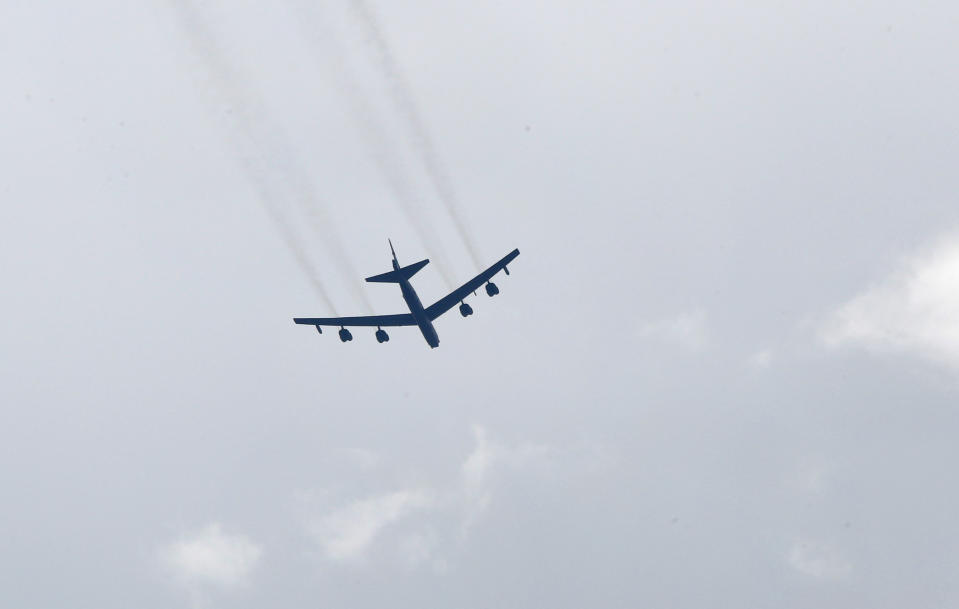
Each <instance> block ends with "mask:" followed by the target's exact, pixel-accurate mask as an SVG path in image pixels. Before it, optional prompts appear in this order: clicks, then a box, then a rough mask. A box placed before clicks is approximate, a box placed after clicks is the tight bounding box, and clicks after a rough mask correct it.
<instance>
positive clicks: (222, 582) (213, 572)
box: [160, 523, 262, 588]
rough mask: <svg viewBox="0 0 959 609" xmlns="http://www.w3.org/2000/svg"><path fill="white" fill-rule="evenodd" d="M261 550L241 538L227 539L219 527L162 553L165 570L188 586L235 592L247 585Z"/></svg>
mask: <svg viewBox="0 0 959 609" xmlns="http://www.w3.org/2000/svg"><path fill="white" fill-rule="evenodd" d="M261 554H262V551H261V549H260V547H259V546H258V545H257V544H255V543H253V542H252V541H251V540H250V539H248V538H247V537H244V536H243V535H228V534H226V533H224V532H223V529H222V527H221V526H220V524H219V523H213V524H211V525H209V526H207V527H206V528H204V529H202V530H201V531H199V532H198V533H196V534H194V535H191V536H188V537H184V538H181V539H179V540H177V541H174V542H173V543H171V544H169V545H167V546H165V547H164V548H162V549H161V552H160V557H161V561H162V562H163V564H164V566H165V567H166V568H167V569H168V570H169V571H170V572H171V573H172V574H173V576H174V577H175V578H176V579H177V580H178V581H180V582H182V583H184V584H187V585H191V586H192V585H198V584H200V585H202V584H213V585H216V586H220V587H223V588H235V587H238V586H242V585H244V584H246V583H247V581H248V578H249V575H250V573H251V572H252V571H253V569H254V568H255V567H256V565H257V563H258V562H259V560H260V556H261Z"/></svg>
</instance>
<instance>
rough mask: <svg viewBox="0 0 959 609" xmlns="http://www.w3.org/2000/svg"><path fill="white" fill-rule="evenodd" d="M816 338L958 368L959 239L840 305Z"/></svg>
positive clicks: (938, 248)
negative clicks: (903, 354) (890, 352)
mask: <svg viewBox="0 0 959 609" xmlns="http://www.w3.org/2000/svg"><path fill="white" fill-rule="evenodd" d="M820 335H821V338H822V340H823V341H824V342H825V343H826V344H827V345H829V346H833V347H838V346H842V345H859V346H862V347H864V348H866V349H870V350H874V351H899V352H905V353H913V354H916V355H919V356H921V357H924V358H926V359H929V360H932V361H937V362H940V363H944V364H947V365H949V366H953V367H956V368H959V236H954V237H953V238H952V239H949V240H946V241H943V242H941V243H940V244H939V245H938V247H935V248H933V249H931V250H929V251H928V252H926V253H924V254H920V255H917V256H914V257H913V258H911V259H909V260H906V261H905V262H904V263H903V264H902V266H901V268H900V269H899V270H898V271H896V272H894V273H893V274H892V275H890V276H889V277H888V278H886V279H885V280H884V281H882V282H881V283H879V284H878V285H875V286H873V287H871V288H869V289H867V290H865V291H864V292H863V293H861V294H859V295H858V296H856V297H855V298H853V299H852V300H850V301H849V302H847V303H846V304H844V305H843V306H841V307H840V308H839V309H838V310H837V311H836V312H835V313H833V314H832V315H831V316H830V317H829V319H828V320H827V321H826V323H825V324H823V326H822V327H821V329H820Z"/></svg>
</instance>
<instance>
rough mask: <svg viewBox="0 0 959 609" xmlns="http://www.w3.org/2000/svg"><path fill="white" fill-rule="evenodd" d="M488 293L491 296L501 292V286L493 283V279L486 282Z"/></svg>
mask: <svg viewBox="0 0 959 609" xmlns="http://www.w3.org/2000/svg"><path fill="white" fill-rule="evenodd" d="M486 293H487V294H488V295H489V296H496V295H497V294H499V288H498V287H496V284H495V283H493V282H492V281H487V282H486Z"/></svg>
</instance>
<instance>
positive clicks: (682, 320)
mask: <svg viewBox="0 0 959 609" xmlns="http://www.w3.org/2000/svg"><path fill="white" fill-rule="evenodd" d="M638 334H639V337H640V338H642V339H645V340H656V341H660V342H663V343H667V344H671V345H674V346H678V347H681V348H682V349H685V350H687V351H693V352H699V351H704V350H705V349H706V347H707V346H708V345H709V332H708V330H707V325H706V313H705V311H703V310H702V309H696V310H694V311H689V312H686V313H681V314H679V315H677V316H676V317H670V318H667V319H659V320H656V321H651V322H645V323H642V324H641V325H640V326H639V329H638Z"/></svg>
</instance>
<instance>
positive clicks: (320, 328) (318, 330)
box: [316, 326, 323, 334]
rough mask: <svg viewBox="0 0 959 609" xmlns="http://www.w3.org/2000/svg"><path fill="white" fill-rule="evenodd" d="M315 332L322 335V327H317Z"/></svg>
mask: <svg viewBox="0 0 959 609" xmlns="http://www.w3.org/2000/svg"><path fill="white" fill-rule="evenodd" d="M316 331H317V332H319V333H320V334H323V326H317V327H316Z"/></svg>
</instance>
